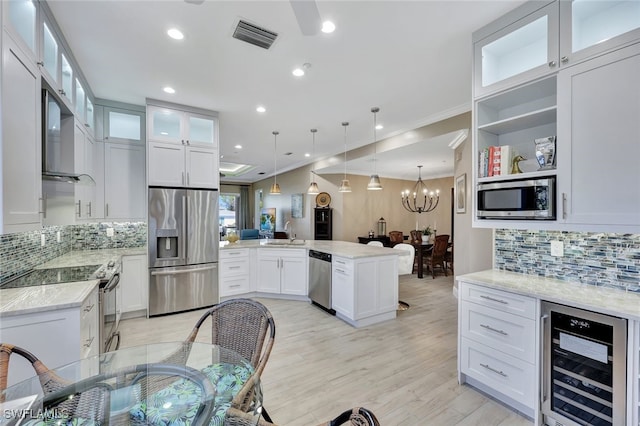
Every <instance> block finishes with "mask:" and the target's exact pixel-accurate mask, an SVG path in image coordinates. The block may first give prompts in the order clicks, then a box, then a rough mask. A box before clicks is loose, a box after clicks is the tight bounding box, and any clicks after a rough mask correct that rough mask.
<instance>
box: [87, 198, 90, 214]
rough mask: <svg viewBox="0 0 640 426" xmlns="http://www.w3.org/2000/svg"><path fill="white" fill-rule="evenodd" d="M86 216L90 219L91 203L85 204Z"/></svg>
mask: <svg viewBox="0 0 640 426" xmlns="http://www.w3.org/2000/svg"><path fill="white" fill-rule="evenodd" d="M87 216H89V217H91V201H89V202H88V203H87Z"/></svg>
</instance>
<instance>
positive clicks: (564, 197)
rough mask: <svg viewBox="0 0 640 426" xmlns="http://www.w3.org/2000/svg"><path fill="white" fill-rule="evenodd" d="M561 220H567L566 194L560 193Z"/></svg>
mask: <svg viewBox="0 0 640 426" xmlns="http://www.w3.org/2000/svg"><path fill="white" fill-rule="evenodd" d="M562 218H563V219H566V218H567V193H566V192H563V193H562Z"/></svg>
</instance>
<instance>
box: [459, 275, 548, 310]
mask: <svg viewBox="0 0 640 426" xmlns="http://www.w3.org/2000/svg"><path fill="white" fill-rule="evenodd" d="M460 287H461V288H460V289H461V294H462V296H461V297H462V299H463V300H468V301H470V302H475V303H479V304H481V305H485V306H489V307H491V308H494V309H499V310H501V311H504V312H510V313H512V314H516V315H520V316H522V317H525V318H531V319H535V318H536V304H537V302H536V299H533V298H531V297H527V296H522V295H519V294H515V293H509V292H506V291H500V290H494V289H491V288H487V287H482V286H477V285H473V284H468V283H465V282H461V283H460Z"/></svg>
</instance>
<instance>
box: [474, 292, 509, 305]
mask: <svg viewBox="0 0 640 426" xmlns="http://www.w3.org/2000/svg"><path fill="white" fill-rule="evenodd" d="M480 297H482V298H483V299H487V300H491V301H492V302H498V303H502V304H503V305H508V304H509V302H505V301H504V300H501V299H494V298H493V297H489V296H485V295H484V294H481V295H480Z"/></svg>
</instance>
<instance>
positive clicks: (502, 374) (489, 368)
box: [480, 363, 509, 377]
mask: <svg viewBox="0 0 640 426" xmlns="http://www.w3.org/2000/svg"><path fill="white" fill-rule="evenodd" d="M480 366H481V367H484V368H486V369H487V370H489V371H493V372H494V373H496V374H499V375H501V376H502V377H509V376H507V375H506V374H504V372H503V371H501V370H496V369H495V368H491V367H489V364H482V363H481V364H480Z"/></svg>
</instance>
